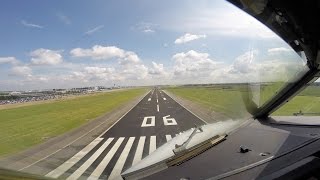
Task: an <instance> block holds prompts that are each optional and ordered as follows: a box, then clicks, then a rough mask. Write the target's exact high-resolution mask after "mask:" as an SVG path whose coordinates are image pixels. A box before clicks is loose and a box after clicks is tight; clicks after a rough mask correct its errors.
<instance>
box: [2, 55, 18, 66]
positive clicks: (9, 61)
mask: <svg viewBox="0 0 320 180" xmlns="http://www.w3.org/2000/svg"><path fill="white" fill-rule="evenodd" d="M18 63H20V61H19V60H17V59H16V58H15V57H0V64H13V65H16V64H18Z"/></svg>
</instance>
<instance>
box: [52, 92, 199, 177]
mask: <svg viewBox="0 0 320 180" xmlns="http://www.w3.org/2000/svg"><path fill="white" fill-rule="evenodd" d="M202 124H205V122H204V121H202V120H201V119H199V118H198V117H196V116H195V115H194V114H193V113H191V112H189V111H188V110H186V109H185V108H184V107H182V106H181V105H180V104H179V103H177V102H176V101H174V100H173V99H172V98H171V97H169V96H168V95H167V94H166V93H165V92H164V91H162V90H160V89H158V88H154V89H152V90H151V91H150V92H149V93H148V94H147V95H146V96H145V97H144V98H143V99H142V100H141V101H140V102H139V103H138V104H137V105H136V106H135V107H134V108H132V109H131V110H130V111H129V112H128V113H127V114H126V115H125V116H123V117H122V118H121V119H120V120H119V121H118V122H117V123H115V124H114V125H113V126H112V127H111V128H110V129H109V130H108V131H107V132H104V133H103V134H102V135H101V136H99V137H97V138H96V139H95V140H93V141H92V142H91V143H89V144H88V145H87V146H86V147H84V148H83V149H81V150H80V151H79V152H78V153H76V154H75V155H74V156H72V157H70V159H68V160H67V161H65V162H63V163H62V164H61V165H60V166H58V167H56V168H55V169H53V170H52V171H51V172H49V173H48V174H47V175H46V176H47V177H51V178H59V179H122V178H121V176H120V174H121V172H123V171H125V170H126V169H127V168H129V167H131V166H132V165H134V164H136V163H138V162H139V161H140V160H141V159H143V158H144V157H146V156H148V155H149V154H151V153H152V152H153V151H155V150H156V149H157V148H159V147H160V146H161V145H163V144H164V143H166V142H167V141H169V140H170V139H171V138H173V137H174V136H176V135H177V134H179V133H181V132H183V131H185V130H188V129H190V128H192V127H194V126H195V125H202Z"/></svg>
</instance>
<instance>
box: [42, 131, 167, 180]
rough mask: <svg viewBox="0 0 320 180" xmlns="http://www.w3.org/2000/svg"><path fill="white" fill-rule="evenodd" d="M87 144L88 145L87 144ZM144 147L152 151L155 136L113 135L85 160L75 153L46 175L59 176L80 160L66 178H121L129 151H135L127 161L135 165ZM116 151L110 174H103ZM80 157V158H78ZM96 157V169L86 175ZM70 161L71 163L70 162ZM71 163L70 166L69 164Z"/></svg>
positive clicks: (85, 152) (155, 142) (155, 147)
mask: <svg viewBox="0 0 320 180" xmlns="http://www.w3.org/2000/svg"><path fill="white" fill-rule="evenodd" d="M165 137H166V141H169V140H170V139H171V138H172V136H171V135H168V134H167V135H165ZM101 139H102V140H103V138H97V139H96V140H97V141H99V142H100V141H101ZM126 139H127V140H128V141H127V142H126ZM147 139H149V142H150V143H149V146H145V142H146V140H147ZM97 141H95V140H94V141H93V142H95V143H92V144H91V143H90V144H89V145H90V148H91V150H92V149H93V148H94V146H93V145H95V146H97V145H98V143H96V142H97ZM113 141H116V142H115V144H114V145H113V146H112V147H111V149H110V150H109V152H105V153H107V154H106V155H105V156H104V157H101V154H102V153H103V152H104V151H105V149H107V148H108V147H109V146H110V144H111V143H112V142H113ZM135 141H138V144H136V145H135V146H134V142H135ZM123 142H126V145H125V147H123V149H119V148H120V146H121V144H122V143H123ZM89 145H88V146H89ZM88 146H86V147H85V148H83V149H82V150H81V151H80V152H79V153H80V154H88V153H89V152H90V151H91V150H90V151H89V152H88ZM92 146H93V148H92ZM144 149H146V150H148V151H147V152H148V154H150V153H152V152H154V151H155V150H156V149H157V136H150V137H146V136H140V137H137V138H136V137H128V138H126V137H120V138H114V137H110V138H108V139H107V140H106V141H105V142H104V143H103V144H102V145H101V146H100V147H99V149H98V150H96V151H95V152H94V153H93V154H92V155H91V156H90V157H89V159H87V160H86V161H83V162H82V161H79V160H81V159H82V158H83V157H84V156H82V157H81V158H80V156H79V153H77V154H76V155H74V156H73V157H71V158H70V159H69V160H67V161H66V162H64V163H63V164H62V165H61V166H59V167H58V168H56V169H55V170H53V171H51V172H50V173H48V174H47V175H46V176H47V177H51V178H53V177H54V178H59V177H60V176H61V175H63V174H65V173H66V172H67V171H68V170H69V169H70V168H72V166H73V165H74V164H76V163H79V162H81V163H82V164H81V166H80V167H78V169H74V168H72V169H73V172H72V174H71V175H68V174H65V177H66V176H68V177H67V179H83V178H85V179H90V180H93V179H95V180H96V179H99V178H100V177H101V176H103V177H101V178H104V179H106V177H108V179H119V178H121V176H120V174H121V172H122V171H123V167H124V165H125V164H126V162H127V161H128V159H130V158H128V157H129V156H130V153H133V152H135V153H134V154H132V155H133V156H134V158H133V160H132V162H127V163H129V164H132V165H135V164H137V163H138V162H139V161H140V160H141V159H142V154H143V151H144ZM117 152H121V153H120V156H119V158H118V159H116V163H115V165H114V167H113V168H112V169H111V170H110V171H111V172H109V173H110V174H103V172H104V170H105V169H106V168H107V166H108V164H109V163H110V161H111V160H112V158H113V157H114V156H115V154H116V153H117ZM78 158H80V159H78ZM98 158H103V160H102V161H101V162H100V163H99V165H98V167H96V169H95V170H94V171H93V172H92V173H91V174H90V175H89V177H86V175H88V174H89V172H86V171H90V166H92V165H93V162H95V161H96V160H97V159H98ZM74 159H77V161H74V162H73V160H74ZM71 162H72V163H71ZM70 165H71V166H70ZM61 167H68V168H65V169H63V171H60V170H61ZM57 172H59V175H57Z"/></svg>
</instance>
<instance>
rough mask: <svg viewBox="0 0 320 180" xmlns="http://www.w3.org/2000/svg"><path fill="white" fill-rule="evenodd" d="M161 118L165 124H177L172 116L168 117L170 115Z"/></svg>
mask: <svg viewBox="0 0 320 180" xmlns="http://www.w3.org/2000/svg"><path fill="white" fill-rule="evenodd" d="M162 119H163V123H164V125H165V126H172V125H177V121H176V120H175V119H174V118H170V115H167V116H164V117H163V118H162Z"/></svg>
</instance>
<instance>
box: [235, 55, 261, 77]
mask: <svg viewBox="0 0 320 180" xmlns="http://www.w3.org/2000/svg"><path fill="white" fill-rule="evenodd" d="M257 54H258V51H257V50H252V51H247V52H245V53H244V54H242V55H240V56H238V57H236V59H235V61H234V62H233V64H232V65H231V70H230V72H232V73H235V72H239V73H242V74H245V73H250V72H252V71H255V70H256V69H255V68H256V67H255V66H256V65H257V64H256V63H257V62H254V60H255V57H256V56H257Z"/></svg>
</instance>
